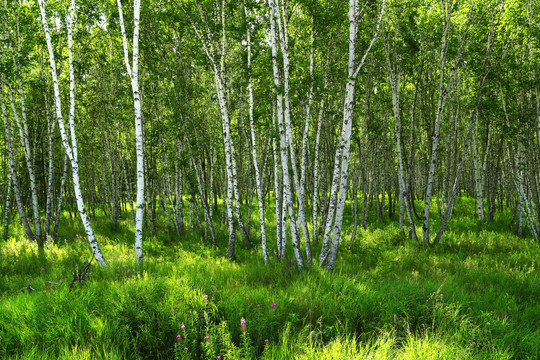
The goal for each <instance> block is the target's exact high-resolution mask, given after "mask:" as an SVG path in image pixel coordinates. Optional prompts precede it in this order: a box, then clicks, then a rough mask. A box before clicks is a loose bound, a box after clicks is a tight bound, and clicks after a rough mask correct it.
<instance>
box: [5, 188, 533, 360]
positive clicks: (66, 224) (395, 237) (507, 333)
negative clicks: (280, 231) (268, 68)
mask: <svg viewBox="0 0 540 360" xmlns="http://www.w3.org/2000/svg"><path fill="white" fill-rule="evenodd" d="M456 205H457V206H456V213H455V215H454V216H453V218H452V220H451V222H450V223H449V226H448V230H447V232H446V233H445V236H444V237H443V240H442V242H441V243H440V244H439V245H437V246H435V247H429V246H424V245H421V244H414V243H412V241H410V240H409V239H407V238H405V237H404V236H403V235H402V232H401V230H400V229H399V228H398V226H397V224H396V223H395V221H391V220H389V219H388V218H387V219H386V220H385V221H383V222H381V223H378V222H376V221H375V216H374V214H371V215H370V222H369V224H370V225H369V226H368V228H367V229H366V230H364V229H361V228H359V232H358V235H357V239H355V242H354V243H353V245H352V247H349V246H348V245H349V239H350V234H351V226H350V221H351V217H350V215H349V217H348V218H346V219H345V224H344V231H343V242H342V246H341V250H340V254H339V257H338V261H337V264H336V268H335V271H334V273H332V274H330V273H328V272H326V271H325V270H323V269H321V268H319V267H318V266H317V265H314V266H312V267H310V268H308V269H306V270H305V271H302V272H299V271H297V270H296V269H294V268H293V269H290V268H289V265H288V261H284V262H282V263H280V262H277V261H276V260H275V259H274V258H272V261H271V264H269V265H267V266H265V265H264V264H263V261H262V256H261V254H260V245H258V246H256V247H255V248H254V249H252V250H245V249H244V248H243V245H242V242H241V240H240V239H241V238H240V236H238V239H239V241H238V243H237V258H238V259H237V261H236V262H231V261H229V260H228V259H227V258H226V257H225V252H226V241H227V230H226V227H225V225H224V224H221V223H219V221H218V219H219V217H220V214H221V213H220V212H217V213H216V214H215V219H216V222H215V224H214V225H215V226H216V230H217V235H218V245H219V247H218V248H217V249H214V248H213V247H212V246H211V244H210V243H209V242H205V241H204V240H203V239H202V236H201V234H199V231H198V230H197V226H196V223H194V230H187V231H186V232H185V233H184V234H183V239H182V241H179V240H178V239H177V237H176V234H175V231H174V229H172V228H171V229H170V231H169V230H168V229H167V226H166V224H165V219H164V218H165V216H164V214H162V218H161V219H160V223H159V226H158V233H157V235H156V236H153V235H151V234H150V231H149V230H148V232H147V233H145V242H144V251H145V262H144V265H143V266H141V267H139V266H137V265H136V264H135V263H134V260H133V225H132V223H131V216H130V215H129V214H124V220H123V221H121V222H119V228H118V229H117V230H116V231H115V230H113V229H112V226H111V223H110V221H109V219H108V218H106V217H104V216H102V217H98V218H97V219H94V220H93V225H94V229H95V232H96V234H97V236H98V240H99V242H100V246H101V248H102V251H103V253H104V256H105V258H106V259H107V261H108V263H109V265H108V266H107V267H106V268H99V267H98V266H96V265H95V263H94V265H93V266H92V267H91V276H90V279H89V280H88V281H87V282H86V283H84V284H82V285H80V284H75V286H74V288H73V289H72V290H71V291H70V290H69V289H68V287H69V284H70V282H71V277H72V276H71V273H72V271H73V270H74V269H75V268H76V266H78V267H79V268H80V267H82V266H84V264H85V263H86V262H87V261H88V260H89V259H90V256H89V246H88V243H87V241H86V240H85V239H83V238H82V237H81V236H80V234H83V233H84V232H83V229H82V226H81V224H80V223H78V222H77V221H70V220H68V219H67V216H65V218H64V220H63V222H62V223H61V227H60V233H59V237H58V239H57V241H56V242H54V243H52V242H49V243H47V245H46V246H45V249H44V251H43V252H40V251H39V250H38V249H37V247H36V246H35V244H29V243H28V242H27V241H26V240H24V232H23V230H22V228H21V227H20V226H18V225H12V227H11V228H10V238H9V239H8V240H6V241H2V242H0V251H1V252H0V258H1V259H2V260H0V274H1V275H2V277H0V358H1V359H4V358H8V359H9V358H13V359H57V358H61V359H73V358H77V359H78V358H81V359H100V358H103V359H124V358H126V359H172V358H175V357H176V358H192V359H198V358H204V359H216V357H217V356H218V355H219V356H222V358H223V359H225V358H227V359H235V358H237V359H238V358H264V359H291V358H297V359H527V358H528V359H538V358H540V350H539V349H540V322H539V321H538V319H540V304H539V299H540V276H539V275H540V272H539V271H538V264H537V262H538V258H539V255H540V250H539V248H538V245H537V244H536V243H534V242H533V241H532V240H531V239H529V238H519V237H516V236H515V235H513V234H512V232H511V231H510V230H509V229H508V228H507V225H508V223H509V221H508V219H509V217H508V214H500V215H498V217H496V219H495V221H494V222H493V223H487V222H478V221H477V220H475V219H474V218H473V217H472V214H470V209H472V208H473V207H472V206H471V199H468V198H463V199H461V200H460V201H458V202H457V204H456ZM253 206H256V204H254V205H253ZM417 206H419V204H417ZM254 209H256V208H254ZM267 212H268V237H269V242H271V245H269V246H270V247H274V246H273V242H275V229H274V224H275V220H274V215H273V214H272V213H271V212H272V208H270V209H268V210H267ZM346 214H350V209H348V210H347V211H346ZM505 215H506V216H505ZM257 218H258V213H257V211H253V213H252V230H251V235H252V237H253V238H254V239H258V236H259V234H258V233H257V231H258V229H259V226H258V225H259V224H258V219H257ZM438 218H439V217H438V215H436V214H433V219H434V221H433V230H432V231H433V235H434V234H435V231H436V230H437V228H436V227H437V221H438ZM418 230H420V229H418ZM78 235H79V236H78ZM254 242H255V243H257V242H258V240H255V241H254ZM319 250H320V246H315V249H314V255H315V259H317V255H318V253H319ZM8 252H9V254H8ZM287 254H288V255H287V256H288V257H292V252H291V249H290V246H289V248H288V253H287ZM17 260H19V261H17ZM42 269H43V270H42ZM50 282H52V283H54V284H52V283H50ZM28 284H31V285H32V287H33V288H34V289H35V290H36V291H34V292H33V293H31V294H27V293H24V292H23V291H21V289H22V288H23V287H25V286H27V285H28ZM58 284H61V285H58ZM204 295H208V299H207V300H206V299H205V298H204ZM272 303H275V304H276V305H275V307H272ZM172 309H174V311H172ZM241 318H245V320H246V330H247V331H246V333H243V332H242V328H241V325H240V320H241ZM182 324H184V325H185V327H186V329H185V330H182V329H181V326H182ZM177 335H180V336H181V337H182V341H180V342H178V341H177ZM207 336H208V340H207V339H206V337H207ZM266 340H268V341H266ZM184 348H188V350H184Z"/></svg>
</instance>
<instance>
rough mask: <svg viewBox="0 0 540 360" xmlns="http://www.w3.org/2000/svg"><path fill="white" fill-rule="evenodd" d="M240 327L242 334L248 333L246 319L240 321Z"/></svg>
mask: <svg viewBox="0 0 540 360" xmlns="http://www.w3.org/2000/svg"><path fill="white" fill-rule="evenodd" d="M240 326H241V327H242V332H246V331H247V326H246V319H244V318H242V320H240Z"/></svg>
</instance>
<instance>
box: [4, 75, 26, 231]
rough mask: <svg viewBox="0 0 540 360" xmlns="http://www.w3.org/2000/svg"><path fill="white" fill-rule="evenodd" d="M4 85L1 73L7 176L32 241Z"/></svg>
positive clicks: (24, 225)
mask: <svg viewBox="0 0 540 360" xmlns="http://www.w3.org/2000/svg"><path fill="white" fill-rule="evenodd" d="M4 83H5V75H4V73H2V74H1V78H0V90H1V91H0V105H1V106H2V115H3V118H4V130H5V132H6V150H7V153H8V161H9V174H10V178H11V181H12V183H13V192H14V194H15V202H16V203H17V209H18V211H19V217H20V218H21V222H22V224H23V227H24V231H25V232H26V236H27V237H28V240H30V241H34V233H33V232H32V229H31V228H30V225H29V224H28V219H27V218H26V211H25V209H24V204H23V201H22V197H21V190H20V187H19V178H18V176H17V166H16V164H15V157H14V155H13V144H12V137H11V131H12V127H11V124H10V123H9V120H8V114H7V109H6V104H5V101H4Z"/></svg>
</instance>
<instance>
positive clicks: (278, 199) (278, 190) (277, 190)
mask: <svg viewBox="0 0 540 360" xmlns="http://www.w3.org/2000/svg"><path fill="white" fill-rule="evenodd" d="M276 106H277V105H276V103H275V101H274V102H273V104H272V126H273V129H274V130H275V131H277V130H276V129H277V125H276ZM272 155H273V157H274V198H275V204H276V255H277V258H278V259H281V255H282V251H281V248H282V236H283V235H282V228H283V226H282V220H281V219H282V215H281V214H282V208H283V206H282V202H283V197H282V190H283V189H282V187H281V186H280V180H281V178H280V176H279V157H278V152H277V140H276V136H272Z"/></svg>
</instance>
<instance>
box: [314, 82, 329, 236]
mask: <svg viewBox="0 0 540 360" xmlns="http://www.w3.org/2000/svg"><path fill="white" fill-rule="evenodd" d="M325 90H326V86H325ZM323 116H324V96H323V98H322V99H321V105H320V108H319V117H318V120H317V132H316V133H315V155H314V160H313V191H312V194H311V196H312V200H311V207H312V221H313V243H314V244H317V243H318V239H319V231H318V229H319V225H318V215H319V212H318V209H317V196H318V194H319V150H320V149H319V148H320V142H321V127H322V121H323ZM325 196H326V194H325Z"/></svg>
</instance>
